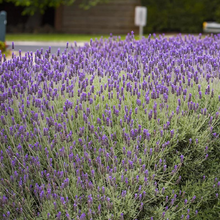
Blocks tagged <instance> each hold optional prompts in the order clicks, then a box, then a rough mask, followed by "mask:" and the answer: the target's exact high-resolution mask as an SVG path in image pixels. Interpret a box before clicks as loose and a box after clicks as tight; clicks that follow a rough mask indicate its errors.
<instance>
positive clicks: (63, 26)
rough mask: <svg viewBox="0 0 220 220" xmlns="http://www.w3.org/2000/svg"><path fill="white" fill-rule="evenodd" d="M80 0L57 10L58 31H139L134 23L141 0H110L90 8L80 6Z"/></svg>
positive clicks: (114, 32)
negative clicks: (85, 8)
mask: <svg viewBox="0 0 220 220" xmlns="http://www.w3.org/2000/svg"><path fill="white" fill-rule="evenodd" d="M79 3H80V0H76V1H75V3H74V4H73V5H71V6H61V7H59V8H58V9H57V10H56V15H55V28H56V30H57V31H61V32H64V33H74V34H110V33H112V34H127V33H128V32H130V31H132V30H133V31H134V32H135V33H138V27H136V26H135V25H134V13H135V6H138V5H140V0H110V1H109V3H105V4H98V5H96V6H95V7H92V8H90V9H89V10H83V9H80V8H79Z"/></svg>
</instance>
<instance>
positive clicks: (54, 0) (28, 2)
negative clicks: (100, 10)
mask: <svg viewBox="0 0 220 220" xmlns="http://www.w3.org/2000/svg"><path fill="white" fill-rule="evenodd" d="M108 1H109V0H82V1H81V2H82V3H81V4H80V7H81V8H84V9H89V8H90V7H92V6H95V5H97V4H98V3H107V2H108ZM2 2H12V3H14V4H15V5H16V6H22V7H24V11H23V15H26V14H27V15H34V14H35V13H41V14H43V13H44V12H45V10H46V9H47V8H48V7H54V8H56V7H59V6H60V5H71V4H73V3H74V2H75V0H0V3H2Z"/></svg>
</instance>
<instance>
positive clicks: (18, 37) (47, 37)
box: [6, 34, 139, 42]
mask: <svg viewBox="0 0 220 220" xmlns="http://www.w3.org/2000/svg"><path fill="white" fill-rule="evenodd" d="M102 36H103V37H104V38H108V37H109V35H84V34H7V35H6V41H78V42H80V41H89V40H90V39H91V38H92V39H95V38H97V39H100V38H101V37H102ZM137 38H139V37H138V36H137ZM121 39H122V40H124V39H125V35H122V36H121Z"/></svg>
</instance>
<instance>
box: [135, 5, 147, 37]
mask: <svg viewBox="0 0 220 220" xmlns="http://www.w3.org/2000/svg"><path fill="white" fill-rule="evenodd" d="M134 23H135V25H136V26H139V36H140V39H141V38H142V36H143V27H144V26H145V25H146V24H147V8H146V7H141V6H137V7H135V18H134Z"/></svg>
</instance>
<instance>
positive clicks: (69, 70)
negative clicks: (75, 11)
mask: <svg viewBox="0 0 220 220" xmlns="http://www.w3.org/2000/svg"><path fill="white" fill-rule="evenodd" d="M12 46H13V47H14V45H12ZM15 48H16V45H15ZM0 61H1V63H0V113H1V114H0V115H1V119H0V219H3V220H6V219H7V220H9V219H13V220H14V219H18V220H23V219H26V220H31V219H37V220H46V219H52V220H53V219H56V220H61V219H64V220H65V219H66V220H70V219H71V220H73V219H74V220H87V219H88V220H91V219H93V220H148V219H149V220H162V219H169V220H177V219H197V220H200V219H213V220H217V219H220V199H219V191H220V138H219V134H220V116H219V112H220V35H211V36H206V37H202V36H201V35H198V36H192V35H187V36H183V35H181V34H180V35H177V36H176V37H171V38H167V37H166V36H165V35H159V36H156V35H153V36H151V35H149V37H148V38H143V39H142V40H140V41H137V40H135V39H134V34H133V32H132V33H130V34H128V35H127V37H126V40H124V41H122V40H121V39H120V37H115V36H111V35H110V37H109V38H108V39H100V40H91V41H90V43H87V44H85V46H84V47H77V44H76V43H75V44H73V45H70V44H68V43H67V47H66V50H65V51H63V52H62V51H58V52H57V54H51V52H50V48H48V50H46V51H43V50H41V49H39V50H38V51H36V52H28V53H26V54H25V56H22V54H21V53H20V55H18V56H16V55H15V54H12V57H11V58H10V59H6V58H5V57H4V56H3V55H0Z"/></svg>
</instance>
